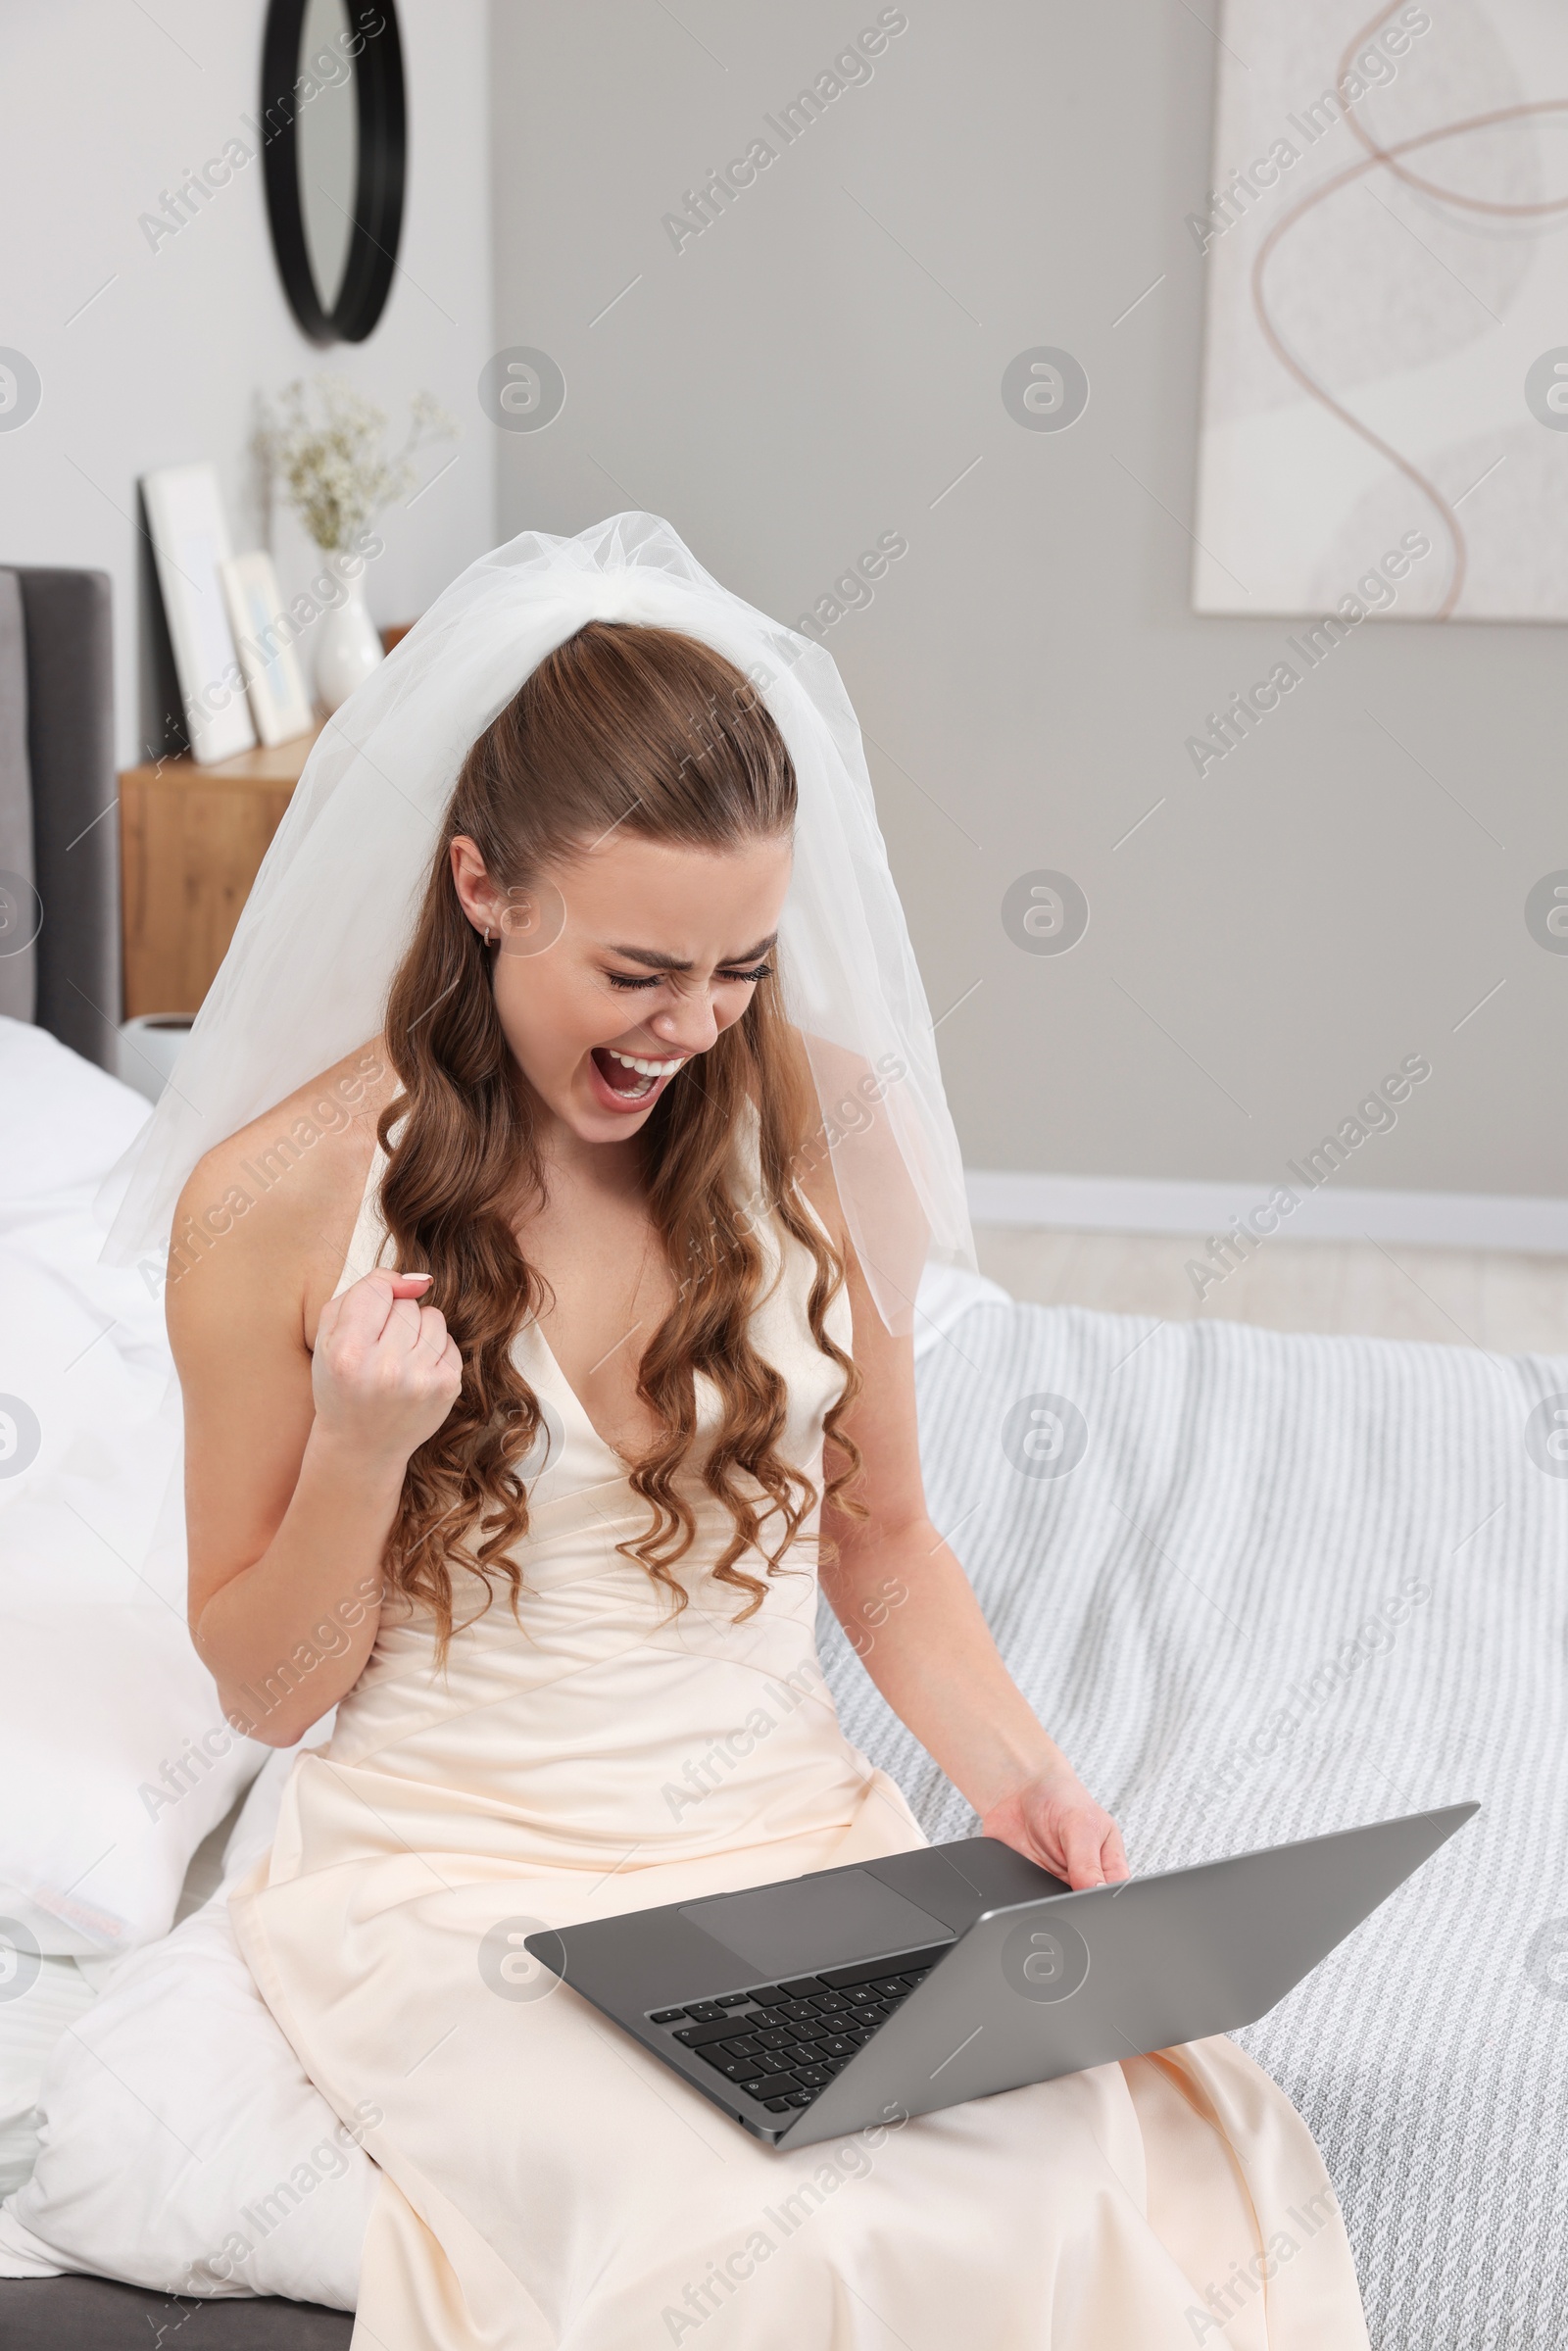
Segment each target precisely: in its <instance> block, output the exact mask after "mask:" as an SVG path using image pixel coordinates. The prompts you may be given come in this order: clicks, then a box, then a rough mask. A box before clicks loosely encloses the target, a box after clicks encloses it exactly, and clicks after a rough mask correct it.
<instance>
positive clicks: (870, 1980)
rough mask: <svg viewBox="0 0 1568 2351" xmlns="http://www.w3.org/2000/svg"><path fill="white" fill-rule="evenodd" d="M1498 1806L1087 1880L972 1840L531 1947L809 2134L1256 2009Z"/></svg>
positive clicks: (644, 2031)
mask: <svg viewBox="0 0 1568 2351" xmlns="http://www.w3.org/2000/svg"><path fill="white" fill-rule="evenodd" d="M1479 1810H1480V1806H1479V1805H1478V1804H1475V1803H1464V1804H1449V1805H1446V1807H1445V1808H1444V1809H1443V1810H1441V1811H1438V1812H1415V1813H1410V1814H1407V1815H1406V1816H1405V1817H1404V1818H1402V1819H1399V1820H1391V1821H1375V1822H1373V1823H1372V1824H1371V1825H1370V1826H1369V1827H1367V1828H1362V1829H1343V1830H1340V1831H1338V1832H1337V1833H1336V1834H1334V1835H1332V1836H1329V1837H1305V1838H1303V1839H1301V1840H1300V1841H1299V1843H1295V1844H1286V1845H1270V1846H1267V1847H1265V1848H1263V1849H1262V1850H1261V1851H1259V1852H1255V1853H1237V1854H1233V1855H1232V1856H1231V1857H1230V1858H1229V1859H1227V1860H1224V1861H1208V1862H1203V1863H1201V1864H1200V1865H1199V1866H1198V1867H1196V1868H1192V1869H1181V1870H1165V1871H1162V1872H1161V1873H1159V1874H1158V1875H1156V1876H1153V1877H1148V1878H1130V1879H1128V1880H1126V1881H1125V1882H1124V1883H1123V1884H1122V1885H1120V1886H1094V1887H1089V1888H1086V1889H1085V1890H1084V1891H1082V1892H1079V1893H1074V1892H1072V1891H1071V1889H1070V1888H1069V1887H1068V1886H1064V1885H1063V1883H1062V1881H1061V1880H1060V1879H1059V1878H1054V1877H1053V1876H1052V1875H1051V1873H1050V1872H1049V1871H1048V1870H1043V1869H1040V1868H1038V1867H1037V1866H1036V1865H1035V1864H1034V1863H1033V1862H1032V1861H1026V1860H1025V1859H1024V1857H1023V1855H1022V1854H1021V1853H1015V1852H1014V1851H1013V1849H1012V1847H1011V1846H1010V1845H1005V1844H1002V1843H1000V1842H999V1841H998V1840H997V1839H996V1838H994V1837H960V1838H958V1839H957V1840H956V1842H954V1843H951V1844H942V1845H926V1846H922V1847H921V1848H920V1849H919V1850H917V1851H915V1852H912V1853H893V1854H889V1855H888V1856H887V1857H886V1858H885V1859H883V1860H879V1861H862V1862H856V1863H853V1864H851V1865H850V1866H848V1867H846V1868H843V1869H834V1870H815V1871H812V1872H810V1873H809V1875H807V1876H806V1877H803V1878H786V1879H782V1880H781V1881H779V1882H778V1883H777V1884H776V1885H772V1886H749V1887H747V1888H746V1890H745V1891H744V1892H739V1893H719V1894H710V1895H707V1896H705V1897H704V1898H703V1899H702V1900H701V1901H695V1902H676V1903H671V1904H669V1905H667V1906H666V1907H663V1908H661V1909H657V1910H633V1911H626V1912H623V1913H621V1914H620V1915H618V1916H616V1917H614V1918H608V1919H594V1920H590V1921H588V1922H586V1923H585V1924H583V1925H580V1926H575V1927H565V1928H563V1929H560V1930H556V1929H546V1930H541V1931H540V1932H538V1933H536V1934H533V1935H529V1936H527V1938H526V1940H525V1943H524V1946H523V1947H524V1948H525V1950H527V1951H528V1953H529V1954H530V1956H531V1957H533V1958H534V1959H537V1960H538V1961H539V1962H540V1964H541V1965H542V1966H543V1967H546V1968H548V1969H549V1970H550V1971H551V1973H552V1974H554V1975H556V1976H559V1977H561V1978H563V1979H564V1981H565V1982H566V1983H567V1984H570V1985H571V1987H572V1989H573V1990H574V1991H577V1992H580V1993H581V1994H582V1996H583V1998H584V1999H585V2000H589V2001H591V2002H592V2003H593V2005H594V2007H596V2008H598V2009H599V2010H601V2011H602V2013H603V2014H604V2015H606V2016H607V2017H609V2018H610V2019H611V2020H612V2021H613V2023H614V2024H617V2025H619V2026H620V2027H621V2028H622V2029H623V2030H624V2031H625V2032H627V2033H630V2034H631V2035H632V2037H633V2038H634V2039H635V2040H638V2041H640V2042H641V2043H642V2045H643V2047H644V2048H645V2049H651V2050H652V2051H653V2052H654V2054H655V2056H656V2057H662V2059H663V2061H664V2063H665V2064H666V2065H667V2066H670V2067H671V2068H672V2069H673V2070H674V2071H675V2072H676V2073H677V2074H679V2075H680V2076H681V2077H682V2079H683V2080H685V2081H686V2082H690V2083H691V2085H692V2087H693V2088H694V2089H699V2090H701V2091H702V2093H703V2095H704V2097H706V2098H709V2099H711V2101H712V2103H713V2104H714V2105H715V2106H717V2107H719V2108H720V2109H721V2110H722V2111H723V2112H724V2113H725V2114H727V2115H729V2116H730V2117H731V2118H732V2120H733V2121H735V2122H737V2123H740V2124H741V2125H743V2126H744V2128H745V2129H746V2130H748V2131H751V2132H752V2134H753V2135H754V2137H757V2138H760V2139H763V2140H765V2141H766V2142H767V2143H768V2144H769V2145H770V2146H774V2147H799V2146H809V2145H810V2144H812V2143H813V2142H814V2141H815V2140H817V2139H825V2138H840V2137H843V2136H844V2135H845V2134H846V2133H847V2132H849V2131H862V2130H865V2129H867V2128H868V2127H870V2126H872V2125H875V2124H882V2125H884V2126H885V2125H887V2124H889V2123H894V2122H903V2121H904V2120H905V2119H906V2118H907V2117H908V2116H910V2115H917V2114H928V2113H930V2112H931V2111H932V2110H933V2109H934V2108H937V2107H942V2106H956V2105H958V2104H959V2103H960V2102H961V2101H962V2100H963V2099H965V2098H984V2097H989V2096H991V2095H992V2094H993V2093H994V2092H995V2091H997V2090H1005V2089H1018V2088H1021V2087H1022V2086H1023V2084H1024V2083H1025V2082H1049V2081H1051V2080H1052V2079H1053V2078H1054V2076H1055V2075H1057V2074H1074V2073H1078V2072H1080V2071H1082V2070H1083V2069H1084V2068H1085V2067H1087V2066H1095V2065H1104V2064H1107V2063H1108V2062H1110V2061H1112V2060H1113V2059H1116V2058H1121V2057H1135V2056H1139V2055H1142V2054H1143V2053H1144V2052H1145V2051H1146V2050H1150V2049H1167V2048H1174V2047H1178V2046H1180V2044H1181V2043H1182V2042H1184V2041H1190V2040H1201V2039H1202V2038H1203V2037H1204V2036H1205V2035H1206V2034H1208V2033H1228V2032H1231V2031H1234V2030H1235V2028H1236V2027H1237V2026H1240V2025H1250V2024H1251V2023H1252V2022H1253V2021H1254V2020H1255V2019H1256V2018H1258V2017H1260V2016H1262V2015H1263V2013H1264V2011H1265V2010H1266V2009H1269V2008H1272V2007H1273V2005H1274V2003H1275V2001H1276V2000H1279V1999H1282V1998H1283V1997H1284V1995H1285V1993H1286V1992H1288V1991H1289V1990H1290V1989H1291V1988H1292V1986H1293V1985H1294V1984H1299V1982H1300V1981H1301V1978H1302V1977H1303V1976H1305V1975H1306V1974H1307V1973H1308V1972H1309V1970H1310V1969H1312V1968H1314V1967H1315V1966H1316V1965H1317V1963H1318V1961H1319V1960H1320V1959H1321V1958H1323V1956H1324V1955H1325V1953H1326V1952H1329V1951H1332V1950H1333V1948H1334V1946H1335V1944H1336V1943H1338V1942H1342V1941H1343V1940H1344V1938H1345V1937H1346V1935H1348V1934H1350V1933H1351V1932H1352V1930H1353V1929H1354V1928H1356V1927H1358V1926H1359V1925H1360V1923H1361V1921H1362V1920H1363V1919H1364V1918H1366V1917H1367V1916H1368V1914H1369V1913H1370V1912H1371V1911H1373V1910H1375V1909H1376V1908H1377V1906H1378V1904H1379V1903H1380V1902H1382V1901H1385V1900H1386V1899H1387V1898H1388V1896H1389V1895H1390V1894H1391V1893H1393V1891H1394V1889H1395V1887H1396V1886H1398V1885H1400V1884H1401V1883H1402V1881H1403V1880H1404V1879H1406V1878H1408V1877H1409V1876H1410V1874H1411V1872H1412V1871H1413V1870H1416V1869H1419V1868H1420V1866H1421V1864H1422V1862H1423V1861H1425V1860H1426V1859H1427V1858H1428V1856H1429V1855H1430V1854H1432V1853H1435V1852H1436V1851H1437V1848H1438V1847H1439V1845H1441V1844H1442V1843H1443V1842H1444V1841H1445V1839H1446V1838H1447V1837H1451V1836H1452V1835H1453V1833H1454V1831H1455V1830H1456V1829H1458V1828H1460V1827H1461V1826H1462V1825H1463V1824H1464V1822H1466V1821H1467V1820H1469V1819H1470V1817H1471V1815H1472V1814H1473V1813H1475V1812H1477V1811H1479Z"/></svg>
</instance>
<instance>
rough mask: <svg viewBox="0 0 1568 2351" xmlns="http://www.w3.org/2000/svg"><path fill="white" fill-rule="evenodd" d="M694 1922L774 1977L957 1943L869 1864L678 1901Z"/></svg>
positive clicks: (772, 1979) (686, 1917) (756, 1969)
mask: <svg viewBox="0 0 1568 2351" xmlns="http://www.w3.org/2000/svg"><path fill="white" fill-rule="evenodd" d="M679 1909H680V1916H681V1917H682V1918H683V1919H684V1920H685V1921H686V1924H687V1925H688V1926H689V1927H695V1928H697V1929H698V1931H699V1932H700V1933H701V1934H703V1935H709V1936H711V1939H712V1940H713V1941H714V1942H716V1943H718V1944H720V1945H722V1947H723V1948H724V1949H725V1950H726V1951H729V1952H731V1953H733V1955H734V1956H735V1957H736V1958H738V1959H743V1960H744V1961H745V1962H746V1965H747V1966H748V1968H750V1969H751V1970H752V1971H753V1973H754V1974H755V1975H757V1976H765V1977H766V1978H767V1979H768V1981H769V1982H770V1983H772V1982H776V1981H777V1979H778V1978H779V1977H780V1976H803V1975H815V1974H817V1973H818V1972H819V1970H821V1969H822V1968H830V1967H850V1966H852V1965H853V1964H854V1962H855V1961H856V1960H858V1959H879V1958H880V1957H881V1956H882V1954H883V1952H884V1951H888V1952H891V1951H917V1950H921V1949H924V1948H925V1947H926V1946H927V1945H928V1944H931V1943H942V1942H952V1941H953V1939H954V1935H953V1930H952V1928H951V1927H947V1926H944V1925H943V1923H942V1921H941V1919H934V1918H932V1917H931V1916H930V1914H929V1912H927V1911H924V1910H919V1909H917V1908H916V1907H915V1905H914V1903H912V1902H907V1901H906V1900H905V1898H904V1896H903V1895H902V1894H897V1893H895V1892H894V1890H893V1888H892V1886H884V1885H883V1884H882V1881H881V1880H880V1878H872V1877H870V1876H868V1875H867V1873H866V1872H865V1871H864V1870H842V1871H838V1870H836V1871H834V1872H832V1873H831V1874H830V1875H829V1876H827V1877H823V1878H798V1879H794V1880H791V1881H789V1882H788V1883H786V1884H785V1885H783V1886H755V1887H753V1888H752V1889H751V1890H750V1891H749V1892H746V1893H739V1894H715V1895H713V1896H711V1898H710V1899H709V1900H708V1901H706V1902H686V1903H682V1904H681V1905H679Z"/></svg>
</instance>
